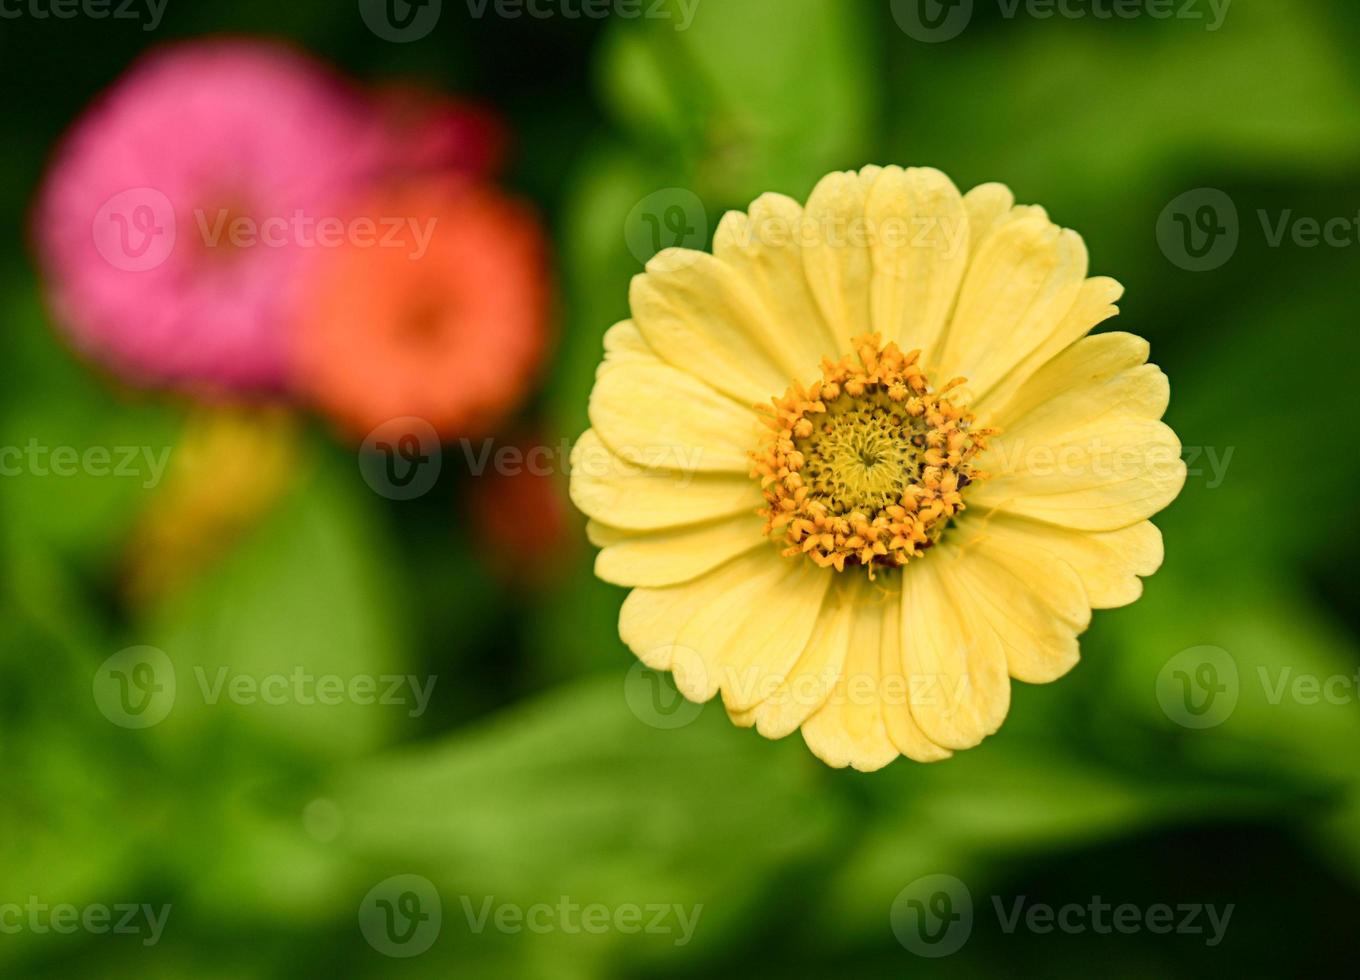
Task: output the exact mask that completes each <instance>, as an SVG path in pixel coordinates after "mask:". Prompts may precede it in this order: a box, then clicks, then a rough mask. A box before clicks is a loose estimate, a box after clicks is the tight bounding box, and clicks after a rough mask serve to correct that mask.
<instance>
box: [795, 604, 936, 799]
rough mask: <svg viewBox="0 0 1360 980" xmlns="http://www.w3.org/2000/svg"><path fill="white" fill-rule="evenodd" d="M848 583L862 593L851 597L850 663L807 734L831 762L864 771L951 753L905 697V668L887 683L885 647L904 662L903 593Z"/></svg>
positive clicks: (810, 722)
mask: <svg viewBox="0 0 1360 980" xmlns="http://www.w3.org/2000/svg"><path fill="white" fill-rule="evenodd" d="M847 587H848V588H852V589H855V590H857V591H858V595H857V596H855V597H853V598H852V599H851V600H850V601H851V602H852V603H853V610H852V613H851V626H850V646H849V651H848V653H847V655H846V658H845V668H844V671H843V673H842V674H841V676H840V678H839V679H838V680H837V681H836V686H835V688H834V689H833V690H832V692H831V694H830V696H829V697H828V698H827V700H826V703H825V704H823V705H822V706H821V707H820V708H819V709H817V711H816V712H815V713H814V714H813V715H812V717H810V718H809V719H808V720H807V721H806V722H804V723H803V740H804V741H805V742H807V745H808V748H809V749H811V750H812V752H813V754H814V755H816V756H817V757H818V758H819V759H821V760H822V761H823V762H825V763H826V764H827V765H830V766H835V767H837V768H840V767H843V766H847V765H848V766H851V767H852V768H855V769H858V770H861V771H862V772H873V771H874V770H876V769H881V768H883V767H884V766H886V765H887V764H888V763H889V762H892V761H893V759H895V758H897V756H898V755H899V754H907V755H908V756H909V757H910V758H914V759H917V760H918V761H921V762H932V761H935V760H938V759H944V758H947V757H948V756H949V754H950V753H949V751H948V750H947V749H944V748H941V747H940V746H938V745H934V744H933V743H931V742H930V741H929V740H928V739H926V738H925V736H924V735H922V734H920V731H919V729H918V728H916V726H915V723H914V722H913V721H912V719H911V715H910V712H909V710H907V709H906V706H905V704H904V703H903V701H904V700H905V695H904V694H902V693H899V692H903V691H904V690H905V687H906V679H905V678H904V677H902V674H901V670H900V668H899V669H898V670H897V671H896V672H895V674H893V675H890V676H889V678H888V679H887V681H886V683H885V678H884V673H883V665H884V653H885V649H886V650H887V651H888V657H889V659H891V660H892V661H893V662H894V663H900V662H901V661H900V658H899V657H898V656H897V655H896V651H897V650H898V645H897V641H896V636H897V626H896V622H897V620H898V617H899V616H900V609H901V595H900V593H899V592H891V591H883V590H880V589H878V588H877V587H876V586H874V585H873V584H872V583H868V582H863V581H856V582H851V583H847ZM885 643H886V646H885ZM887 701H893V702H895V703H893V704H888V703H887ZM889 716H891V717H892V719H893V730H892V733H890V732H889V728H888V718H889ZM894 736H896V738H894Z"/></svg>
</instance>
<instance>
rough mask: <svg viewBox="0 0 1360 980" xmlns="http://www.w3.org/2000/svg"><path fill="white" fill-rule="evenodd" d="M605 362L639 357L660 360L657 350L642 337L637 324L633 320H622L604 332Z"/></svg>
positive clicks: (647, 359)
mask: <svg viewBox="0 0 1360 980" xmlns="http://www.w3.org/2000/svg"><path fill="white" fill-rule="evenodd" d="M604 356H605V362H606V363H608V362H611V361H621V360H629V359H631V358H634V357H637V358H641V359H642V360H646V361H656V360H659V358H657V356H656V351H654V350H652V349H651V348H650V347H648V346H647V341H645V340H643V339H642V334H641V333H640V332H639V331H638V328H637V324H636V323H634V322H633V321H632V320H620V321H619V322H618V323H616V324H614V325H613V326H612V327H610V328H609V329H608V330H606V331H605V332H604Z"/></svg>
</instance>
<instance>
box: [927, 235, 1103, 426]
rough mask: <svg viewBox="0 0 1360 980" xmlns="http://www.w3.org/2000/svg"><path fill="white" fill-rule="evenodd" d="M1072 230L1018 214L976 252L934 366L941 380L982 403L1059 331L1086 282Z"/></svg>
mask: <svg viewBox="0 0 1360 980" xmlns="http://www.w3.org/2000/svg"><path fill="white" fill-rule="evenodd" d="M1086 268H1087V256H1086V246H1085V244H1084V243H1083V242H1082V240H1081V236H1080V235H1078V234H1077V233H1076V232H1073V231H1067V230H1064V229H1061V228H1058V227H1057V226H1056V225H1054V224H1053V223H1052V222H1050V221H1048V220H1047V218H1045V217H1041V216H1040V215H1038V214H1034V213H1032V211H1027V210H1026V209H1022V208H1017V209H1015V210H1014V211H1012V212H1011V215H1010V216H1008V217H1006V218H1003V219H1002V220H1001V221H1000V222H998V224H997V225H996V226H995V227H994V228H993V229H992V231H991V233H990V234H989V235H988V236H987V238H986V240H985V241H983V243H982V244H981V245H980V246H979V248H978V251H977V255H976V256H975V257H974V259H973V263H972V265H971V267H970V268H969V269H968V273H967V275H966V276H965V278H964V281H963V286H962V288H961V290H960V292H959V302H958V306H957V308H956V309H955V311H954V315H953V317H952V318H951V319H950V322H949V328H948V330H947V332H946V334H945V339H944V345H943V347H942V349H941V353H940V356H939V358H938V361H937V362H936V365H935V366H936V367H937V368H938V369H939V371H940V372H941V376H942V377H946V378H948V377H954V376H959V375H961V376H963V377H965V378H967V379H968V385H969V389H968V390H969V391H970V392H971V393H972V401H973V402H977V401H980V400H981V399H982V398H984V397H985V396H986V394H987V392H988V390H989V389H991V388H992V387H993V386H994V385H995V384H996V383H997V382H999V381H1000V380H1001V379H1002V378H1003V377H1005V376H1006V374H1007V373H1008V372H1010V371H1011V370H1012V369H1013V368H1014V367H1015V366H1016V365H1017V364H1018V363H1020V362H1021V361H1022V360H1024V359H1025V357H1026V356H1027V355H1029V354H1030V353H1031V352H1033V351H1034V350H1035V349H1036V348H1037V347H1039V346H1040V345H1041V344H1043V343H1044V341H1045V340H1047V339H1048V337H1049V336H1050V335H1051V334H1052V333H1053V332H1054V330H1055V329H1057V326H1058V324H1060V323H1061V322H1062V321H1063V320H1064V319H1065V318H1066V316H1067V314H1068V311H1070V310H1071V309H1072V306H1073V304H1074V303H1075V302H1076V298H1077V294H1078V293H1079V291H1080V289H1081V285H1082V283H1083V282H1084V281H1085V278H1086Z"/></svg>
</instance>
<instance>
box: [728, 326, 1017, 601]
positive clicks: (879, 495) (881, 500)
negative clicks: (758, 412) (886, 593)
mask: <svg viewBox="0 0 1360 980" xmlns="http://www.w3.org/2000/svg"><path fill="white" fill-rule="evenodd" d="M854 345H855V352H856V354H857V356H858V360H859V363H858V364H856V363H855V362H854V360H853V359H852V358H850V357H845V358H842V359H841V361H840V362H839V363H835V364H833V363H832V362H830V361H823V362H822V380H820V381H818V382H816V383H815V384H813V385H812V386H811V387H808V388H804V387H803V386H802V385H800V384H794V385H793V387H791V388H790V389H789V390H788V391H787V392H786V393H785V395H784V397H783V398H776V399H773V405H774V407H773V409H765V412H766V413H767V417H766V419H765V423H766V425H767V426H769V429H770V432H769V434H768V435H767V436H766V437H765V440H764V445H762V447H761V448H760V449H759V450H758V451H756V452H754V453H752V458H753V459H754V465H753V466H752V469H751V475H752V476H753V477H759V478H760V485H761V490H762V491H763V493H764V496H765V500H766V502H767V504H768V506H767V507H765V508H763V509H762V510H761V511H760V514H761V516H762V517H764V518H765V533H766V534H768V535H770V536H771V537H773V538H776V539H782V540H783V541H785V542H786V543H787V545H788V547H786V548H785V549H784V554H785V555H786V556H789V557H793V556H796V555H807V556H808V557H809V558H811V559H812V560H813V561H814V562H816V563H817V564H818V565H821V566H822V567H834V568H835V569H836V570H837V571H844V570H845V566H846V565H847V564H850V565H863V566H865V567H866V568H867V569H868V570H869V575H870V577H872V576H873V573H874V568H875V566H878V567H884V568H897V567H900V566H902V565H905V564H906V563H907V562H908V561H910V560H911V559H912V558H917V557H920V556H921V555H923V554H925V552H926V550H927V549H929V548H931V547H933V546H934V544H935V543H936V542H937V541H939V540H940V536H941V535H942V534H944V531H945V529H946V528H947V527H948V525H949V522H950V520H951V519H952V518H953V517H954V515H955V514H957V513H958V512H959V511H961V510H963V508H964V503H963V496H962V493H963V490H964V488H965V487H967V486H968V485H969V484H970V483H975V482H977V481H978V480H980V479H983V478H984V477H985V474H983V473H980V472H978V471H976V470H974V469H973V460H974V458H975V457H976V456H977V454H978V453H980V452H981V451H982V450H983V449H985V448H986V443H987V437H988V436H990V435H994V434H995V433H996V430H995V429H982V428H976V427H975V426H974V424H973V422H974V419H973V416H972V415H971V414H969V413H967V412H965V411H962V410H960V409H959V408H958V407H957V406H955V405H954V404H953V403H952V402H951V401H950V400H949V399H948V398H946V397H945V395H946V394H948V392H950V391H952V390H953V389H955V388H957V387H958V386H959V385H961V384H963V383H964V381H963V379H962V378H956V379H954V380H953V381H951V382H949V383H948V384H947V385H945V386H944V387H943V388H941V389H939V390H938V391H936V390H933V389H932V387H931V384H930V380H929V379H928V378H927V377H926V375H925V373H924V372H923V371H922V370H921V369H920V367H919V366H918V365H917V359H918V358H919V356H920V351H913V352H912V353H910V354H903V353H902V352H901V351H900V350H899V349H898V347H897V345H896V344H888V345H887V346H886V347H883V346H881V345H880V341H879V338H878V337H876V336H867V337H857V338H855V340H854Z"/></svg>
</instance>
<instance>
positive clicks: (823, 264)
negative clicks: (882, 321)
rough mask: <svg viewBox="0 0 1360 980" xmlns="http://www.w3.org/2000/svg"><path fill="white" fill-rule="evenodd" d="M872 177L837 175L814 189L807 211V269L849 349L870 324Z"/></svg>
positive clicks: (819, 305)
mask: <svg viewBox="0 0 1360 980" xmlns="http://www.w3.org/2000/svg"><path fill="white" fill-rule="evenodd" d="M866 186H868V187H872V186H873V181H871V180H869V179H864V178H861V176H860V175H859V174H857V173H854V172H849V173H833V174H828V175H827V176H826V177H823V178H822V179H821V181H820V182H819V183H818V184H817V186H816V187H815V188H813V191H812V195H811V196H810V197H809V198H808V202H807V207H806V208H805V209H804V212H803V234H802V240H803V270H804V272H805V274H806V275H807V281H808V286H809V287H810V288H811V290H812V295H813V298H814V299H815V300H816V302H817V308H818V310H820V312H821V315H822V319H823V320H824V321H825V322H826V324H827V326H828V327H829V328H830V329H831V332H832V335H833V337H834V338H835V340H836V342H837V343H838V344H839V345H840V347H841V349H842V350H844V351H850V350H852V347H851V344H850V340H851V338H852V337H857V336H859V335H861V334H863V333H864V332H865V330H866V328H867V327H868V325H869V324H870V323H871V320H870V309H869V287H870V284H871V282H872V278H873V261H872V259H871V258H870V255H869V242H868V234H867V229H866V226H865V215H864V205H865V201H866V200H867V191H866Z"/></svg>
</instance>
